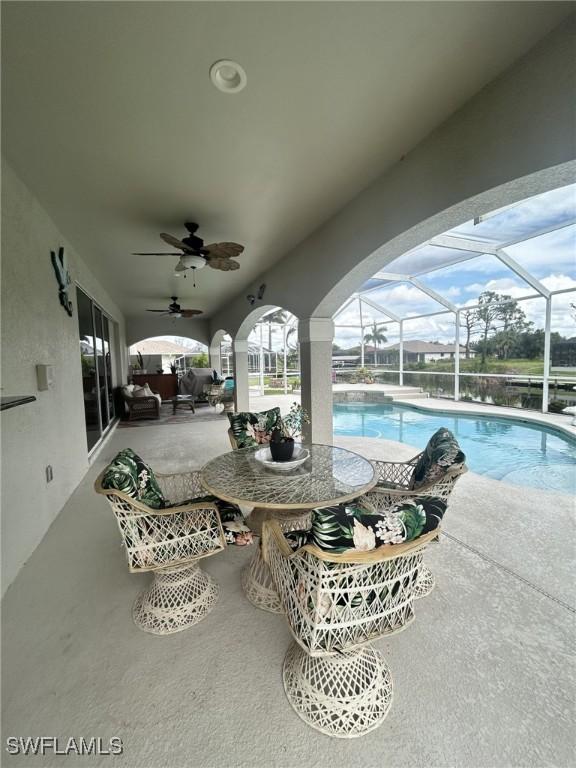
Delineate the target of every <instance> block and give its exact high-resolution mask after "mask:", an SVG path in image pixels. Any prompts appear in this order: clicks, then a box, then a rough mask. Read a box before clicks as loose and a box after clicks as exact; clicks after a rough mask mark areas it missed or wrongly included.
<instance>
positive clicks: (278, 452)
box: [270, 403, 310, 461]
mask: <svg viewBox="0 0 576 768" xmlns="http://www.w3.org/2000/svg"><path fill="white" fill-rule="evenodd" d="M309 423H310V419H309V418H308V414H307V413H306V411H305V410H304V408H302V406H301V405H298V403H293V405H292V407H291V408H290V411H289V413H288V414H287V415H286V416H284V417H282V416H281V417H280V418H279V419H278V421H277V422H276V426H275V427H274V429H273V430H272V434H271V437H270V453H271V455H272V459H273V460H274V461H290V459H291V458H292V454H293V453H294V438H295V437H300V436H301V435H302V427H303V425H304V424H309Z"/></svg>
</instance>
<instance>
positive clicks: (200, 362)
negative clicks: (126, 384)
mask: <svg viewBox="0 0 576 768" xmlns="http://www.w3.org/2000/svg"><path fill="white" fill-rule="evenodd" d="M129 352H130V359H129V363H130V374H132V375H134V374H136V375H140V374H157V375H161V374H168V373H172V374H177V375H182V374H183V373H184V372H185V371H186V370H187V369H188V368H208V366H209V364H210V361H209V358H208V347H207V346H206V344H202V343H201V342H199V341H196V340H195V339H192V338H190V337H188V336H170V335H166V336H150V337H148V338H145V339H142V340H140V341H137V342H135V343H134V344H132V345H131V346H130V349H129Z"/></svg>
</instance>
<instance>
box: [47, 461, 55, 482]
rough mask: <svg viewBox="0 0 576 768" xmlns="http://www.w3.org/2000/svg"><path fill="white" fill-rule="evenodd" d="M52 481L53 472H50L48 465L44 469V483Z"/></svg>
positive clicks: (50, 468)
mask: <svg viewBox="0 0 576 768" xmlns="http://www.w3.org/2000/svg"><path fill="white" fill-rule="evenodd" d="M53 479H54V472H53V471H52V465H51V464H48V466H47V467H46V482H47V483H51V482H52V480H53Z"/></svg>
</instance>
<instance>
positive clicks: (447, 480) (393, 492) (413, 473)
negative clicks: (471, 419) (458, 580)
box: [364, 427, 468, 598]
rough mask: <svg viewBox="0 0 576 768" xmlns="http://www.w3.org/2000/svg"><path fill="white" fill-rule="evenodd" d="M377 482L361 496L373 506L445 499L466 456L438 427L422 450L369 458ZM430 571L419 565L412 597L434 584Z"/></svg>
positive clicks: (454, 440) (462, 471)
mask: <svg viewBox="0 0 576 768" xmlns="http://www.w3.org/2000/svg"><path fill="white" fill-rule="evenodd" d="M371 461H372V464H374V467H375V469H376V472H377V474H378V482H377V484H376V485H375V487H374V488H372V490H371V491H369V492H368V493H367V494H366V495H365V497H364V498H365V499H366V500H367V501H368V503H369V504H371V505H372V506H373V507H374V508H375V509H376V510H380V509H389V508H390V507H391V506H393V505H394V504H398V503H401V502H402V501H404V500H406V499H410V498H413V497H414V496H415V495H417V496H418V497H434V498H439V499H442V500H443V501H445V502H446V503H448V499H449V498H450V494H451V493H452V490H453V488H454V486H455V484H456V481H457V480H458V478H459V477H461V476H462V475H463V474H464V473H465V472H467V471H468V468H467V467H466V464H465V461H466V456H465V455H464V453H463V452H462V450H461V449H460V446H459V445H458V442H457V440H456V438H455V437H454V435H453V434H452V432H450V430H448V429H446V428H444V427H441V428H440V429H439V430H438V431H437V432H435V433H434V434H433V435H432V437H431V438H430V440H429V441H428V443H427V445H426V447H425V448H424V450H423V451H422V452H421V453H419V454H417V455H416V456H414V457H413V458H412V459H410V461H405V462H400V461H380V460H378V459H371ZM435 583H436V582H435V578H434V574H433V573H432V572H431V571H430V569H429V568H426V567H425V568H423V569H422V572H421V574H420V577H419V579H418V585H417V588H416V593H415V597H416V598H419V597H425V596H426V595H428V594H430V592H431V591H432V590H433V589H434V586H435Z"/></svg>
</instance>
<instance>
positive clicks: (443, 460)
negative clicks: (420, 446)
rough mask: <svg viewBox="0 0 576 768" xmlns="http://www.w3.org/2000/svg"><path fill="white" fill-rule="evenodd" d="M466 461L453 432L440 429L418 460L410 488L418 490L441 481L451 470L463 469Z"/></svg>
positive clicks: (443, 428)
mask: <svg viewBox="0 0 576 768" xmlns="http://www.w3.org/2000/svg"><path fill="white" fill-rule="evenodd" d="M465 461H466V456H465V455H464V453H463V452H462V450H461V449H460V446H459V445H458V441H457V440H456V438H455V437H454V435H453V434H452V432H450V430H449V429H446V428H445V427H440V429H439V430H438V431H437V432H435V433H434V434H433V435H432V437H431V438H430V440H429V441H428V444H427V445H426V448H424V451H423V452H422V454H421V456H420V458H419V459H418V462H417V464H416V467H415V468H414V473H413V475H412V480H411V483H410V487H411V488H413V489H414V490H417V489H418V488H420V487H421V486H423V485H427V484H428V483H431V482H434V481H435V480H440V479H441V478H442V477H444V475H445V474H446V472H447V471H448V470H449V469H453V468H456V467H461V466H462V465H463V464H464V462H465Z"/></svg>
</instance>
